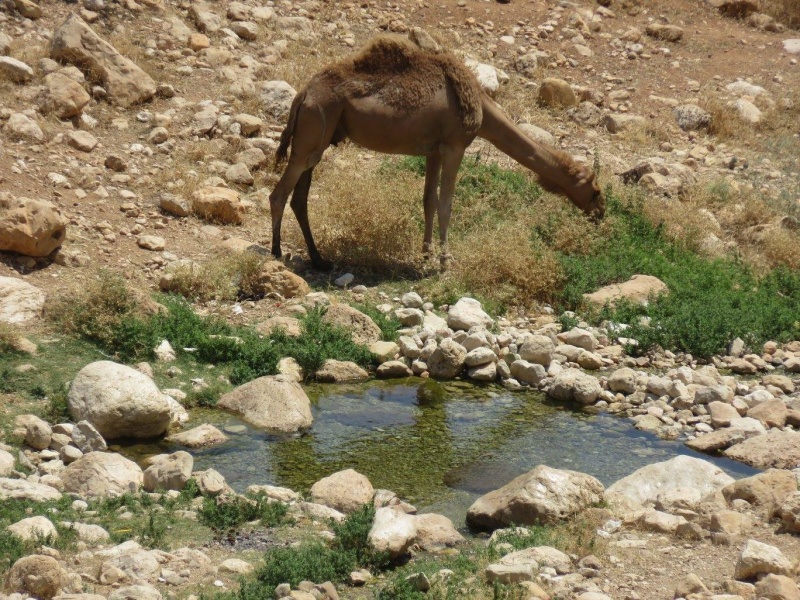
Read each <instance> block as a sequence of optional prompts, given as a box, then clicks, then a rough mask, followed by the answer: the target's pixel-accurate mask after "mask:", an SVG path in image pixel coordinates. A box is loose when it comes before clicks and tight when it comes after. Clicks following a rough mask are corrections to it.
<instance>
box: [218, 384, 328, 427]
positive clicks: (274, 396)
mask: <svg viewBox="0 0 800 600" xmlns="http://www.w3.org/2000/svg"><path fill="white" fill-rule="evenodd" d="M217 406H219V407H220V408H224V409H225V410H230V411H232V412H235V413H237V414H239V415H241V417H242V418H243V419H244V420H245V421H247V422H248V423H252V424H253V425H255V426H256V427H263V428H264V429H270V430H273V431H280V432H287V433H289V432H294V431H297V430H299V429H303V428H304V427H309V426H311V423H312V420H313V418H312V416H311V402H310V401H309V399H308V396H306V393H305V392H304V391H303V388H302V387H300V384H299V383H297V382H296V381H293V380H292V379H291V378H290V377H287V376H286V375H272V376H268V377H259V378H258V379H254V380H253V381H250V382H248V383H245V384H244V385H242V386H239V387H238V388H236V389H235V390H233V391H231V392H228V393H227V394H225V395H224V396H222V397H221V398H220V400H219V403H218V404H217Z"/></svg>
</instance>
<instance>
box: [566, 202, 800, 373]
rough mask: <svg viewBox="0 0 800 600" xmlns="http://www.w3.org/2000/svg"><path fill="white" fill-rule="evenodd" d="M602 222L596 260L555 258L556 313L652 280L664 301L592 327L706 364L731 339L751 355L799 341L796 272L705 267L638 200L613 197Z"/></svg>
mask: <svg viewBox="0 0 800 600" xmlns="http://www.w3.org/2000/svg"><path fill="white" fill-rule="evenodd" d="M608 218H609V219H610V220H611V230H610V232H609V234H608V235H607V236H606V237H605V239H604V240H602V241H601V242H600V243H599V245H598V247H597V248H596V250H595V251H594V252H592V253H590V254H586V255H566V254H564V255H562V256H561V265H562V268H563V270H564V286H563V288H562V290H561V291H560V292H558V293H557V294H555V298H554V300H555V302H556V303H557V304H558V305H559V306H560V307H561V308H562V309H575V308H577V307H579V306H580V303H581V296H582V294H584V293H586V292H592V291H594V290H596V289H597V288H599V287H601V286H603V285H607V284H609V283H615V282H622V281H626V280H627V279H629V278H630V277H631V276H632V275H634V274H637V273H640V274H645V275H653V276H655V277H658V278H659V279H661V280H662V281H663V282H664V283H666V284H667V286H668V287H669V290H670V293H669V294H668V295H666V296H662V297H660V298H658V299H656V300H654V301H652V302H651V303H650V304H649V305H648V306H647V307H643V306H633V305H627V306H624V305H623V306H619V307H618V308H617V309H616V310H613V309H609V308H606V309H604V310H602V311H599V312H597V313H595V314H594V315H593V316H594V321H595V322H600V321H602V320H604V319H609V320H611V321H615V322H619V323H626V324H628V325H629V326H630V327H629V329H627V330H626V331H625V337H629V338H633V339H636V340H637V341H638V342H639V345H638V347H636V348H632V349H631V350H632V351H638V352H645V351H647V350H650V349H652V348H654V347H656V346H660V347H662V348H665V349H670V350H678V351H682V352H689V353H691V354H693V355H695V356H697V357H702V358H707V357H709V356H711V355H713V354H715V353H720V352H724V351H725V350H726V348H727V346H728V344H729V343H730V342H731V341H732V340H733V339H734V338H735V337H741V338H742V339H743V340H745V341H746V342H748V343H749V344H750V345H751V346H752V347H757V345H759V344H761V343H763V342H764V341H767V340H775V341H779V342H781V341H787V340H792V339H798V338H800V272H797V271H789V270H788V269H785V268H779V269H775V270H773V271H771V272H769V273H766V274H764V275H762V276H759V274H757V273H754V272H753V271H752V269H750V268H748V267H747V266H746V265H744V264H742V263H740V262H737V261H735V260H728V259H726V260H722V259H719V260H707V259H704V258H702V257H700V256H699V255H697V254H694V253H693V252H691V251H690V250H688V249H686V248H683V247H681V246H680V245H678V244H676V243H674V242H672V241H670V240H669V239H667V237H666V236H665V235H664V232H663V231H662V229H661V228H660V227H659V226H656V225H653V224H652V223H651V222H650V221H648V220H647V219H646V218H645V217H644V216H643V214H642V209H641V203H640V202H637V201H636V200H633V201H623V200H621V199H620V198H618V197H615V196H611V197H610V201H609V206H608ZM590 316H592V315H590ZM641 317H648V318H649V320H643V319H642V318H641Z"/></svg>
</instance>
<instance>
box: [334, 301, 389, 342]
mask: <svg viewBox="0 0 800 600" xmlns="http://www.w3.org/2000/svg"><path fill="white" fill-rule="evenodd" d="M322 321H323V322H324V323H328V324H329V325H335V326H338V327H344V328H345V329H346V330H347V331H349V332H350V338H351V339H352V340H353V343H355V344H361V345H362V346H371V345H372V344H374V343H375V342H377V341H378V340H379V339H381V328H380V327H378V326H377V325H376V324H375V321H373V320H372V319H371V318H370V317H369V316H367V315H365V314H364V313H362V312H361V311H360V310H357V309H355V308H353V307H352V306H348V305H347V304H332V305H331V306H329V307H328V309H327V311H326V312H325V316H323V317H322Z"/></svg>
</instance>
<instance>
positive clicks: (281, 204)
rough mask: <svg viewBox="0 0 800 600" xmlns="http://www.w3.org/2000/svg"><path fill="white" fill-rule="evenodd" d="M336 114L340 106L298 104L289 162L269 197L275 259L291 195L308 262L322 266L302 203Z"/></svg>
mask: <svg viewBox="0 0 800 600" xmlns="http://www.w3.org/2000/svg"><path fill="white" fill-rule="evenodd" d="M340 115H341V108H340V107H336V106H329V107H325V106H320V105H313V104H306V103H304V104H303V105H301V107H300V109H299V111H298V114H297V122H296V126H295V131H294V133H293V136H292V150H291V154H290V156H289V163H288V165H287V166H286V171H284V173H283V176H281V178H280V180H279V181H278V184H277V185H276V186H275V189H274V190H272V193H271V194H270V196H269V206H270V213H271V216H272V255H273V256H275V257H276V258H280V257H281V223H282V221H283V211H284V208H285V207H286V201H287V200H288V199H289V195H290V194H292V193H293V192H294V195H295V196H296V197H297V201H295V200H294V199H293V200H292V209H293V210H294V212H295V215H297V216H298V221H299V222H300V228H301V229H302V230H303V237H305V240H306V244H307V245H308V251H309V255H310V256H311V260H312V261H313V263H314V266H315V267H318V268H319V267H324V266H326V265H325V263H324V261H323V260H322V257H321V256H320V255H319V252H318V251H317V248H316V246H315V245H314V239H313V237H312V236H311V228H310V227H309V224H308V212H307V208H306V204H307V201H308V189H309V187H310V186H311V171H312V170H313V168H314V167H315V166H316V165H317V163H318V162H319V161H320V159H321V158H322V153H323V152H324V151H325V150H326V149H327V147H328V146H329V145H330V143H331V140H332V139H333V136H334V133H335V132H336V128H337V126H338V123H339V117H340ZM306 173H307V175H306Z"/></svg>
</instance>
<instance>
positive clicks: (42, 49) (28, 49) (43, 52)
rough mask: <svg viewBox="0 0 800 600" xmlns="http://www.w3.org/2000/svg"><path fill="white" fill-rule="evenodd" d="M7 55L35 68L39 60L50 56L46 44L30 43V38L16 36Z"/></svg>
mask: <svg viewBox="0 0 800 600" xmlns="http://www.w3.org/2000/svg"><path fill="white" fill-rule="evenodd" d="M8 55H9V56H11V57H13V58H16V59H17V60H21V61H22V62H24V63H25V64H27V65H29V66H31V67H33V68H34V69H35V68H36V65H37V64H38V63H39V61H40V60H42V59H43V58H47V57H49V56H50V48H49V46H48V45H47V44H32V43H31V40H27V39H22V38H17V39H15V40H14V41H13V42H12V44H11V48H10V50H9V53H8Z"/></svg>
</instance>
